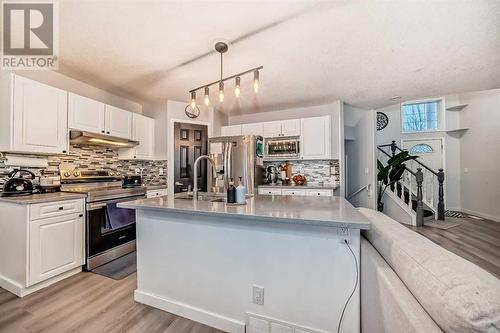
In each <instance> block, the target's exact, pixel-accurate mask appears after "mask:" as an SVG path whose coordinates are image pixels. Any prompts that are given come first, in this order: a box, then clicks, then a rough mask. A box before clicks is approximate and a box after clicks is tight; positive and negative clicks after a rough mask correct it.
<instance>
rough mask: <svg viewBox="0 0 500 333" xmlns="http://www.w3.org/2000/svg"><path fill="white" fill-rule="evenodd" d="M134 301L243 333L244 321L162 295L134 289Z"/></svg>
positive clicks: (230, 331)
mask: <svg viewBox="0 0 500 333" xmlns="http://www.w3.org/2000/svg"><path fill="white" fill-rule="evenodd" d="M134 299H135V301H136V302H139V303H142V304H146V305H149V306H152V307H154V308H157V309H160V310H163V311H167V312H170V313H173V314H175V315H178V316H181V317H184V318H188V319H191V320H193V321H196V322H198V323H202V324H205V325H207V326H210V327H214V328H216V329H219V330H222V331H225V332H229V333H245V323H244V322H241V321H238V320H235V319H232V318H228V317H224V316H222V315H219V314H217V313H213V312H210V311H207V310H204V309H200V308H197V307H194V306H191V305H188V304H185V303H182V302H179V301H176V300H173V299H169V298H166V297H163V296H158V295H154V294H150V293H147V292H144V291H141V290H138V289H137V290H135V292H134Z"/></svg>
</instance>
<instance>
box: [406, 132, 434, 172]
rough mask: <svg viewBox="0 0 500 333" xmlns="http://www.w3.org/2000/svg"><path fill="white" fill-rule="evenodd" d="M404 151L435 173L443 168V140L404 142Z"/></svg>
mask: <svg viewBox="0 0 500 333" xmlns="http://www.w3.org/2000/svg"><path fill="white" fill-rule="evenodd" d="M403 149H405V150H408V151H409V152H410V154H411V155H417V156H419V158H418V160H419V161H420V162H422V163H424V164H425V165H427V166H428V167H430V168H431V169H433V170H434V171H437V170H438V169H440V168H442V167H443V141H442V140H441V139H415V140H414V139H412V140H403Z"/></svg>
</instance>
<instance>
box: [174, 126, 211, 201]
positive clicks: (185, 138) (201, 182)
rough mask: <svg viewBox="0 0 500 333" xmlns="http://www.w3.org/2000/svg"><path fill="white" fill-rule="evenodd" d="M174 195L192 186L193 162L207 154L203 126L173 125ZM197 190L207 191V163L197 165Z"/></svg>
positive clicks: (205, 135)
mask: <svg viewBox="0 0 500 333" xmlns="http://www.w3.org/2000/svg"><path fill="white" fill-rule="evenodd" d="M174 141H175V146H174V193H180V192H187V191H188V190H189V189H192V188H193V185H194V162H195V161H196V159H197V158H198V157H200V156H201V155H206V154H207V142H208V129H207V126H205V125H197V124H190V123H178V122H176V123H174ZM198 189H199V190H200V191H203V192H206V191H207V162H206V160H203V161H201V163H200V164H199V165H198Z"/></svg>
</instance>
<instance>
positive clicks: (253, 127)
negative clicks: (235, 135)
mask: <svg viewBox="0 0 500 333" xmlns="http://www.w3.org/2000/svg"><path fill="white" fill-rule="evenodd" d="M241 134H243V135H249V134H250V135H251V134H253V135H260V136H262V135H263V134H264V125H263V124H262V123H253V124H242V125H241Z"/></svg>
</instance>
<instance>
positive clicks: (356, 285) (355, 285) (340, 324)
mask: <svg viewBox="0 0 500 333" xmlns="http://www.w3.org/2000/svg"><path fill="white" fill-rule="evenodd" d="M344 242H345V244H346V245H347V247H348V248H349V251H350V252H351V254H352V257H353V258H354V266H355V267H356V283H355V284H354V289H353V290H352V292H351V294H350V295H349V298H348V299H347V302H345V305H344V308H343V309H342V314H341V315H340V320H339V326H338V327H337V333H340V327H341V326H342V319H344V313H345V309H346V308H347V305H348V304H349V302H350V300H351V298H352V295H354V292H355V291H356V289H357V288H358V280H359V278H358V276H359V272H358V261H357V260H356V255H355V254H354V252H353V251H352V249H351V247H350V246H349V243H348V242H347V240H346V239H344Z"/></svg>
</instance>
